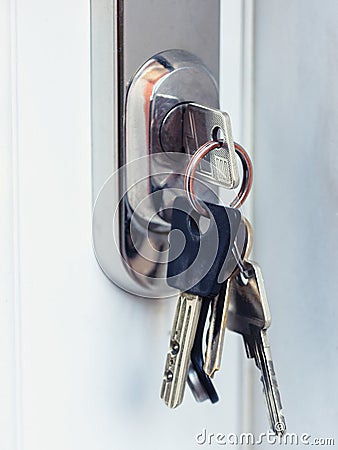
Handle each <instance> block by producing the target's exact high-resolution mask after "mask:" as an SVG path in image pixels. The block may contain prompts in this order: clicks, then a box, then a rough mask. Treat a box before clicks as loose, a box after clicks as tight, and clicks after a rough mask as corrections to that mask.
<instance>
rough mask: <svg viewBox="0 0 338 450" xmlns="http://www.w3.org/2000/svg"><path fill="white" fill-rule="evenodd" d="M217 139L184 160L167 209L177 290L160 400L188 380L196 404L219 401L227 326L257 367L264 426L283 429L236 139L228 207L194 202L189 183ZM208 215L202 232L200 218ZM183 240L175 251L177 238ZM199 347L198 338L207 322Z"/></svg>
mask: <svg viewBox="0 0 338 450" xmlns="http://www.w3.org/2000/svg"><path fill="white" fill-rule="evenodd" d="M220 146H222V143H220V142H218V141H210V142H207V143H206V144H204V145H203V146H202V147H200V148H199V149H198V150H197V151H196V153H195V154H194V156H193V158H192V159H191V161H190V163H189V165H188V168H187V172H186V178H185V190H186V193H187V195H186V196H182V197H178V198H177V199H176V200H175V202H174V206H173V214H172V232H171V236H170V250H169V262H168V270H167V282H168V284H169V285H170V286H171V287H174V288H176V289H178V290H179V291H180V293H179V296H178V300H177V305H176V311H175V316H174V321H173V326H172V331H171V336H170V346H169V351H168V354H167V358H166V363H165V369H164V375H163V381H162V388H161V398H162V399H163V400H164V402H165V403H166V405H167V406H169V407H170V408H176V407H177V406H179V405H180V404H181V403H182V401H183V398H184V392H185V387H186V385H187V384H188V385H189V387H190V388H191V390H192V393H193V395H194V397H195V399H196V400H197V401H204V400H207V399H209V400H210V401H211V402H212V403H215V402H217V401H218V395H217V392H216V390H215V388H214V386H213V383H212V378H213V377H214V375H215V373H216V372H217V371H218V370H219V369H220V366H221V359H222V353H223V343H224V337H225V331H226V328H228V329H229V330H231V331H234V332H236V333H239V334H240V335H242V336H243V340H244V345H245V349H246V354H247V356H248V358H253V359H254V361H255V363H256V366H257V368H258V369H259V370H260V372H261V381H262V383H263V393H264V397H265V400H266V406H267V412H268V416H269V420H270V426H271V429H272V430H273V431H274V432H275V433H276V434H279V435H282V434H283V433H284V432H285V430H286V424H285V419H284V415H283V411H282V405H281V399H280V394H279V390H278V385H277V379H276V375H275V371H274V367H273V362H272V358H271V353H270V345H269V341H268V336H267V330H268V328H269V326H270V322H271V317H270V311H269V306H268V302H267V297H266V293H265V289H264V282H263V277H262V273H261V270H260V267H259V266H258V264H256V263H255V262H252V261H250V260H249V259H248V258H249V255H250V251H251V247H252V228H251V226H250V223H249V222H248V220H247V219H246V218H244V217H242V216H241V214H240V212H239V210H238V208H239V207H240V206H241V205H242V204H243V202H244V201H245V199H246V198H247V195H248V194H249V191H250V188H251V184H252V166H251V161H250V158H249V156H248V155H247V153H246V152H245V150H244V149H243V148H242V147H241V146H239V145H238V144H235V149H236V152H237V154H238V155H239V157H240V160H241V162H242V165H243V181H242V185H241V187H240V190H239V193H238V195H237V196H236V198H235V199H234V200H233V201H232V202H231V203H230V206H228V207H225V206H221V205H214V204H211V203H207V202H204V203H203V205H204V206H202V205H201V203H200V202H199V201H198V200H197V199H196V197H195V195H194V190H193V180H194V175H195V171H196V168H197V164H198V162H199V161H200V160H201V159H202V158H203V157H204V156H205V155H206V154H207V153H208V152H210V151H211V150H213V149H215V148H219V147H220ZM202 216H207V217H208V218H209V227H208V229H207V230H206V231H205V232H204V233H202V231H201V229H200V226H199V221H200V219H201V217H202ZM180 236H181V237H182V236H184V239H185V243H184V246H183V249H182V239H181V238H180ZM209 315H210V319H209V328H208V331H207V333H206V350H205V354H203V336H204V330H205V327H206V323H207V322H208V320H207V319H208V316H209Z"/></svg>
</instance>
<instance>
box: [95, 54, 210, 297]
mask: <svg viewBox="0 0 338 450" xmlns="http://www.w3.org/2000/svg"><path fill="white" fill-rule="evenodd" d="M187 102H194V103H199V104H202V105H204V106H205V107H212V108H217V107H218V89H217V84H216V82H215V80H214V78H213V76H212V75H211V73H210V72H209V71H208V69H207V68H206V67H205V66H204V65H203V63H202V61H201V60H200V59H199V58H197V57H196V56H194V55H192V54H190V53H188V52H186V51H183V50H168V51H165V52H162V53H160V54H158V55H155V56H154V57H152V58H151V59H149V60H148V61H147V62H146V63H145V64H144V65H143V66H142V67H141V68H140V69H139V70H138V71H137V73H136V74H135V76H134V77H133V79H132V81H131V83H130V85H129V88H128V92H127V96H126V104H125V122H124V133H123V136H122V137H124V138H123V139H121V141H120V146H119V169H118V170H117V171H116V172H115V173H113V174H112V176H111V177H110V178H109V179H108V180H107V182H106V183H105V185H104V186H103V188H102V189H101V191H100V193H99V195H98V197H97V200H96V203H95V207H94V214H93V241H94V249H95V254H96V257H97V260H98V262H99V264H100V266H101V268H102V270H103V271H104V272H105V274H106V275H107V276H108V277H109V278H110V279H111V280H112V281H114V282H115V283H117V284H118V285H119V286H121V287H122V288H123V289H125V290H128V291H129V292H132V293H133V294H138V295H146V296H151V297H163V296H168V295H171V294H173V290H172V289H170V288H168V286H167V284H166V280H165V276H166V261H167V257H168V254H167V250H168V233H169V231H170V215H171V214H170V208H171V205H172V201H173V199H174V198H175V197H176V196H177V195H178V194H180V192H181V191H182V190H183V174H184V172H185V169H186V166H187V162H188V157H189V155H187V154H186V153H185V152H183V153H182V152H181V149H178V151H175V152H165V151H164V150H163V147H162V143H161V126H162V123H163V121H164V119H165V117H167V115H168V113H169V111H170V110H171V109H172V108H174V107H176V106H177V105H179V104H182V103H187ZM179 132H181V129H179ZM210 132H211V131H210ZM168 188H169V189H168ZM199 188H200V193H201V194H202V195H203V196H204V198H205V199H206V200H212V199H213V198H214V193H213V190H212V189H211V188H210V186H206V185H205V184H200V186H199ZM214 189H215V188H214Z"/></svg>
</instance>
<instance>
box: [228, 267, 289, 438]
mask: <svg viewBox="0 0 338 450" xmlns="http://www.w3.org/2000/svg"><path fill="white" fill-rule="evenodd" d="M245 266H246V269H247V271H248V272H250V273H251V276H250V277H249V278H246V279H245V278H244V277H243V274H242V273H241V272H240V271H239V270H237V271H236V272H235V273H234V274H233V275H232V276H231V277H230V279H229V285H228V295H229V311H228V320H227V328H228V329H230V330H232V331H235V332H237V333H240V334H241V335H242V336H243V338H244V343H245V347H246V351H247V356H248V357H249V358H254V359H255V363H256V366H257V367H258V368H259V369H260V371H261V381H262V383H263V392H264V396H265V400H266V405H267V411H268V415H269V419H270V424H271V428H272V430H273V431H274V432H275V433H276V434H278V435H282V434H283V433H284V432H285V430H286V424H285V418H284V415H283V410H282V403H281V398H280V393H279V389H278V384H277V378H276V374H275V370H274V367H273V362H272V357H271V352H270V345H269V341H268V336H267V329H268V328H269V326H270V323H271V316H270V310H269V305H268V302H267V297H266V293H265V289H264V281H263V277H262V272H261V269H260V267H259V266H258V264H256V263H254V262H249V261H245Z"/></svg>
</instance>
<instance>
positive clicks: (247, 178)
mask: <svg viewBox="0 0 338 450" xmlns="http://www.w3.org/2000/svg"><path fill="white" fill-rule="evenodd" d="M222 145H223V143H222V142H219V141H208V142H206V143H205V144H203V145H202V146H201V147H200V148H199V149H198V150H196V152H195V153H194V154H193V156H192V158H191V160H190V162H189V164H188V167H187V170H186V172H185V177H184V188H185V191H186V193H187V196H188V199H189V200H190V202H191V204H192V205H193V207H194V209H195V210H196V211H197V212H199V213H200V214H202V215H204V216H208V213H207V211H206V210H205V209H204V208H203V207H202V206H201V205H200V203H199V202H198V201H197V199H196V197H195V193H194V185H193V182H194V177H195V173H196V170H197V167H198V165H199V163H200V161H201V160H202V159H203V158H204V156H205V155H207V154H208V153H209V152H210V151H212V150H214V149H215V148H221V147H222ZM234 146H235V150H236V153H237V155H238V156H239V158H240V160H241V163H242V166H243V180H242V184H241V187H240V190H239V192H238V194H237V195H236V197H235V198H234V199H233V200H232V202H231V203H230V205H229V206H231V207H232V208H239V207H240V206H242V205H243V203H244V202H245V200H246V199H247V197H248V195H249V193H250V190H251V187H252V180H253V169H252V163H251V159H250V157H249V155H248V154H247V152H246V151H245V150H244V148H243V147H242V146H241V145H239V144H237V142H235V143H234Z"/></svg>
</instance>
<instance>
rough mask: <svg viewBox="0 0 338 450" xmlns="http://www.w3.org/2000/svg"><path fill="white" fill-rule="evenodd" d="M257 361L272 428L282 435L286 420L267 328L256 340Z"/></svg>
mask: <svg viewBox="0 0 338 450" xmlns="http://www.w3.org/2000/svg"><path fill="white" fill-rule="evenodd" d="M254 356H255V362H256V365H257V367H258V368H259V369H260V371H261V381H262V383H263V392H264V398H265V401H266V406H267V411H268V416H269V420H270V425H271V428H272V430H273V431H274V432H275V433H276V434H277V435H279V436H282V435H283V434H284V433H285V430H286V422H285V418H284V414H283V407H282V402H281V397H280V392H279V388H278V383H277V377H276V373H275V369H274V366H273V361H272V356H271V350H270V344H269V340H268V336H267V331H266V330H261V331H260V332H259V333H258V336H257V339H256V340H255V355H254Z"/></svg>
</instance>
